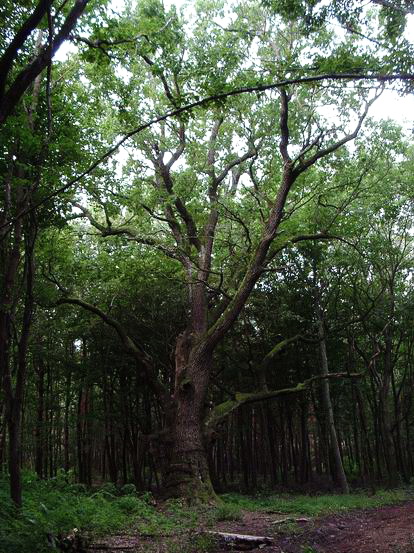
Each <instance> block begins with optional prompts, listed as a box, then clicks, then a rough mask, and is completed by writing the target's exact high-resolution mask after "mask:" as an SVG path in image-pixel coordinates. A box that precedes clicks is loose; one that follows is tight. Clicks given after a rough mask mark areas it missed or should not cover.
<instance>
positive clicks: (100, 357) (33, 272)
mask: <svg viewBox="0 0 414 553" xmlns="http://www.w3.org/2000/svg"><path fill="white" fill-rule="evenodd" d="M121 8H122V9H121ZM412 12H413V5H412V2H410V1H408V0H406V1H402V0H400V1H393V2H385V1H379V0H378V1H377V0H372V1H371V2H366V3H365V4H361V3H359V2H352V1H351V0H332V1H331V2H320V1H317V0H314V1H312V2H301V1H299V0H268V1H263V2H262V3H260V4H259V3H257V2H249V1H243V2H234V3H230V4H229V3H221V2H219V1H217V2H216V1H204V0H203V1H199V2H194V3H191V9H187V10H184V9H183V10H181V11H180V9H179V8H177V7H176V6H175V5H173V4H171V5H169V6H168V7H165V6H163V4H162V3H161V2H158V1H156V0H145V1H142V2H136V3H135V2H130V3H125V5H124V6H122V7H120V6H115V7H114V5H113V4H112V3H110V2H94V1H93V0H90V1H89V2H88V1H86V0H84V1H80V0H76V1H74V2H64V3H63V4H62V5H57V4H56V5H55V2H53V1H39V2H31V1H28V2H18V3H16V2H5V3H4V5H3V6H2V8H1V11H0V16H1V18H2V22H3V25H2V30H1V33H0V52H1V57H0V69H1V72H0V124H1V131H0V132H1V153H0V168H1V169H0V170H1V173H2V188H1V191H0V201H1V204H0V259H1V262H0V278H1V284H0V375H1V383H2V387H1V393H0V415H1V416H0V468H1V470H2V471H3V474H4V475H5V479H6V480H7V481H8V482H9V485H10V494H11V499H12V501H13V503H14V504H15V505H16V506H17V507H18V508H19V507H20V506H21V505H22V502H23V500H22V478H21V469H22V467H23V468H25V469H30V470H31V471H34V473H36V475H37V477H38V478H39V479H56V478H64V479H66V480H67V481H68V482H69V481H70V482H72V481H76V482H78V483H80V484H84V485H85V486H87V487H88V488H90V487H94V486H95V487H96V486H98V485H101V484H102V483H105V482H112V483H113V484H114V485H115V486H118V487H119V486H122V485H128V484H133V485H134V486H135V489H137V490H141V491H145V490H146V491H149V490H150V491H152V492H153V493H155V494H156V495H163V496H167V497H185V498H191V499H192V500H195V501H196V502H201V503H203V502H214V501H216V499H217V495H216V493H217V492H223V491H228V490H238V491H244V492H249V491H257V490H263V489H275V488H276V487H277V486H280V485H282V484H283V485H284V486H289V487H291V488H292V487H296V488H302V489H305V490H312V489H313V490H315V489H324V490H328V489H334V488H338V489H340V490H341V491H342V492H343V493H345V494H346V493H348V492H349V485H350V484H353V485H354V486H368V485H370V486H372V485H376V484H379V483H380V484H386V485H391V486H395V485H397V484H399V483H401V482H405V483H409V482H410V479H411V478H412V477H413V476H414V457H413V454H414V452H413V445H412V432H413V424H414V413H413V403H412V402H413V392H412V390H413V387H412V384H413V376H414V375H413V346H414V341H413V340H414V336H413V333H412V318H413V287H412V286H413V283H412V270H413V250H412V222H411V221H412V208H413V204H412V200H413V193H412V190H413V186H412V174H413V151H414V150H413V144H412V127H411V128H409V126H408V125H406V126H405V128H401V127H400V126H399V125H398V124H397V123H396V122H395V121H393V120H392V119H389V118H387V116H388V115H389V114H392V113H395V112H396V111H398V108H400V109H401V108H403V109H404V106H405V105H409V104H405V103H404V102H405V98H407V97H409V98H411V99H412V82H413V45H412V40H411V38H412V37H411V34H410V33H409V32H407V21H409V20H410V18H411V17H412V16H411V14H412ZM186 14H187V15H186ZM63 43H65V44H67V43H70V44H71V45H73V46H71V47H70V48H68V47H66V49H64V50H61V51H60V54H59V53H58V55H57V56H56V57H54V56H55V54H56V52H57V51H58V50H59V48H60V46H61V45H62V44H63ZM389 90H392V91H393V94H392V95H390V94H389V93H388V91H389ZM387 94H388V95H387ZM381 96H383V97H384V96H385V97H386V98H387V101H386V102H384V101H383V100H381ZM381 101H382V102H383V103H382V104H379V103H380V102H381ZM411 102H412V100H411ZM376 104H377V105H378V104H379V105H381V111H383V115H384V119H382V120H378V118H377V117H376V118H373V117H370V113H371V110H373V109H374V106H375V105H376ZM388 104H393V105H388ZM377 113H378V110H377ZM407 115H408V114H407ZM120 149H121V151H122V153H121V154H119V152H120ZM62 475H63V476H62Z"/></svg>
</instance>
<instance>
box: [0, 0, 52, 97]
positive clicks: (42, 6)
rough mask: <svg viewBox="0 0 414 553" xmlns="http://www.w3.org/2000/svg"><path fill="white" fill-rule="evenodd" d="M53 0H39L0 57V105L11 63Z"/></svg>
mask: <svg viewBox="0 0 414 553" xmlns="http://www.w3.org/2000/svg"><path fill="white" fill-rule="evenodd" d="M52 4H53V0H39V2H38V4H37V6H36V8H35V9H34V11H33V13H32V14H31V15H30V16H29V17H28V18H27V19H26V21H25V22H24V23H23V25H22V26H21V27H20V29H19V30H18V31H17V33H16V35H15V36H14V38H13V40H12V41H11V43H10V44H9V46H8V47H7V48H6V50H5V52H4V54H3V55H2V56H1V58H0V105H1V102H2V99H3V96H4V91H5V88H6V81H7V77H8V75H9V73H10V70H11V68H12V66H13V63H14V61H15V59H16V57H17V55H18V52H19V50H20V49H21V48H22V46H23V45H24V43H25V42H26V40H27V39H28V38H29V36H30V35H31V33H32V32H33V31H34V29H36V27H37V26H38V24H39V23H40V21H41V20H42V19H43V17H44V16H45V15H46V14H47V12H48V10H49V9H50V7H51V5H52Z"/></svg>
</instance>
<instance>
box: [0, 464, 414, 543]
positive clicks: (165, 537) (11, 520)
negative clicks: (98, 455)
mask: <svg viewBox="0 0 414 553" xmlns="http://www.w3.org/2000/svg"><path fill="white" fill-rule="evenodd" d="M23 483H24V490H25V493H24V508H23V509H22V510H21V511H20V512H19V513H17V512H16V507H15V506H14V505H13V503H12V502H11V501H10V499H9V498H8V481H7V479H6V478H2V479H1V480H0V500H1V505H2V508H1V510H0V551H1V552H5V553H6V552H7V553H45V552H47V551H53V550H56V551H58V550H59V548H58V545H59V543H60V541H61V539H62V538H64V537H65V536H68V535H70V534H71V533H73V532H74V531H75V532H78V533H79V535H81V536H82V539H84V540H85V541H86V542H88V543H94V542H95V543H96V542H97V541H99V538H102V537H107V536H110V535H114V534H115V535H117V534H122V535H126V536H128V535H137V534H138V535H141V536H145V537H153V538H162V542H163V543H165V544H166V547H167V550H170V551H171V552H172V551H174V547H180V545H177V544H181V548H183V547H184V546H185V544H186V543H187V542H188V541H189V539H190V540H192V541H194V540H195V538H196V536H197V532H196V531H197V530H200V528H207V529H211V528H213V529H214V528H215V526H216V523H217V522H221V521H240V520H241V518H242V514H243V512H246V511H256V512H265V513H270V514H275V518H278V517H280V515H282V516H283V515H289V516H292V517H296V516H301V515H302V516H307V517H317V516H322V515H328V514H334V513H339V512H345V511H348V510H350V509H360V508H373V507H380V506H383V505H391V504H393V503H398V502H401V501H404V500H406V499H407V498H409V497H410V494H409V492H408V493H407V489H399V490H392V491H386V490H378V491H377V492H376V494H375V495H373V496H367V495H366V492H364V491H360V492H358V493H354V494H351V495H348V496H344V495H321V496H305V495H292V494H280V495H274V494H272V493H271V492H268V493H266V494H262V495H260V496H257V497H253V496H250V497H248V496H245V495H240V494H224V495H222V496H221V497H220V502H219V504H218V505H215V506H211V505H210V506H209V505H205V506H198V507H194V506H189V505H188V504H187V503H186V502H185V501H182V500H175V499H174V500H168V501H165V502H156V501H155V500H154V498H153V497H152V495H151V494H150V493H137V491H136V490H135V489H134V486H133V485H127V486H124V487H122V488H116V487H115V486H113V485H108V484H104V485H102V486H101V487H99V488H96V489H93V490H87V489H86V488H85V487H84V486H81V485H79V484H77V483H75V482H74V481H73V475H70V474H69V475H68V474H65V473H63V472H61V473H60V474H59V475H58V476H57V477H56V478H53V479H49V480H39V478H38V477H37V476H36V474H34V473H30V472H25V473H24V475H23ZM283 531H284V532H295V531H297V529H296V528H295V526H294V522H293V523H292V524H290V525H289V524H287V525H285V526H284V529H283ZM207 542H208V540H207V539H204V542H203V538H200V541H196V542H195V543H194V544H193V546H192V547H193V549H191V551H193V550H194V551H202V549H200V548H201V547H202V546H203V543H204V545H206V544H207ZM174 544H176V545H174ZM207 545H208V544H207ZM210 545H211V549H213V547H212V546H213V545H214V544H210ZM150 546H151V545H148V547H150ZM168 548H169V549H168ZM181 550H182V549H181ZM189 551H190V548H189Z"/></svg>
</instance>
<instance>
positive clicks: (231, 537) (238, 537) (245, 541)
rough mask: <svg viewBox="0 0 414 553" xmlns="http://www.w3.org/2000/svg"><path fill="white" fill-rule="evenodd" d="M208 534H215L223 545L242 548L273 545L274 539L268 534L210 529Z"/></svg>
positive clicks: (230, 547)
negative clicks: (236, 532)
mask: <svg viewBox="0 0 414 553" xmlns="http://www.w3.org/2000/svg"><path fill="white" fill-rule="evenodd" d="M206 533H207V534H210V535H211V536H214V537H215V538H216V539H217V541H218V542H219V544H220V545H221V546H224V547H227V548H229V549H233V548H236V547H237V549H242V550H245V551H246V550H249V549H255V548H256V547H260V546H262V547H263V546H266V545H272V544H273V542H274V540H273V538H269V537H266V536H249V535H245V534H229V533H227V532H213V531H208V532H206Z"/></svg>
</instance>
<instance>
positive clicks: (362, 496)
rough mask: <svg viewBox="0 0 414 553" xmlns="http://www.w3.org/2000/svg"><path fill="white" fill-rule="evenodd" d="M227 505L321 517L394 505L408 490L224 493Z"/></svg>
mask: <svg viewBox="0 0 414 553" xmlns="http://www.w3.org/2000/svg"><path fill="white" fill-rule="evenodd" d="M222 499H223V500H224V502H225V504H228V505H231V506H232V507H239V508H240V509H243V510H246V511H264V512H270V513H280V514H288V515H289V514H292V515H303V516H311V517H314V516H321V515H328V514H331V513H338V512H343V511H348V510H350V509H367V508H372V507H381V506H382V505H391V504H393V503H398V502H400V501H404V500H406V499H407V491H406V490H404V489H398V490H379V491H377V492H376V494H375V495H367V494H366V493H363V492H361V493H352V494H349V495H320V496H309V495H284V494H282V495H262V496H256V497H248V496H244V495H239V494H225V495H223V496H222Z"/></svg>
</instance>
